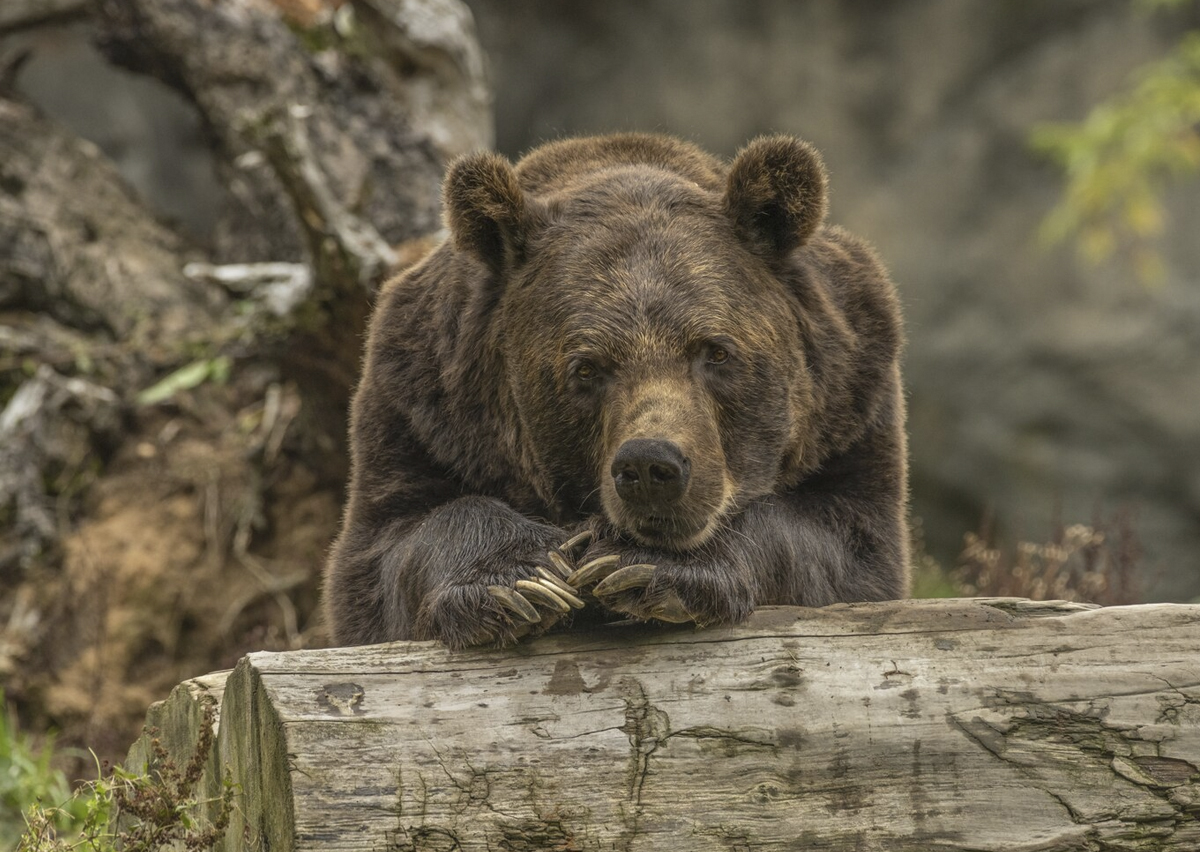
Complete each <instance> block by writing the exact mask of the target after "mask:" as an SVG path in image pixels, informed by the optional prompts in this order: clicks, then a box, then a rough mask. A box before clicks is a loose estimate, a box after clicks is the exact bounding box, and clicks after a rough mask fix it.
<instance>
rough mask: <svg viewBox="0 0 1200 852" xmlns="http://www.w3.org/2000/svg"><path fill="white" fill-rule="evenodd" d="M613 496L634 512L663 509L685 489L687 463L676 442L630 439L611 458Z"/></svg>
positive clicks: (677, 500)
mask: <svg viewBox="0 0 1200 852" xmlns="http://www.w3.org/2000/svg"><path fill="white" fill-rule="evenodd" d="M610 472H611V474H612V478H613V484H614V486H615V487H616V490H617V496H618V497H620V498H621V500H622V502H624V503H625V504H626V505H628V506H629V507H630V508H631V509H634V510H635V511H638V512H647V511H654V510H665V509H669V508H670V507H672V506H674V505H675V504H676V503H678V502H679V501H680V500H681V499H682V498H683V495H684V494H685V493H686V492H687V487H688V480H689V478H690V474H691V462H690V461H689V460H688V458H687V457H686V456H684V454H683V451H682V450H681V449H680V448H679V446H678V445H677V444H675V443H674V442H672V441H666V440H662V439H659V438H633V439H630V440H628V441H626V442H625V443H623V444H622V445H621V446H620V448H619V449H618V450H617V454H616V456H615V457H614V458H613V463H612V468H611V471H610Z"/></svg>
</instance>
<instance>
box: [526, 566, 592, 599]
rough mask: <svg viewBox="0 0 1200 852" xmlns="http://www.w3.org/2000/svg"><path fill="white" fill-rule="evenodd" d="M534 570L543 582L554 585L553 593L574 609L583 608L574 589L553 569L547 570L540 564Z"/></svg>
mask: <svg viewBox="0 0 1200 852" xmlns="http://www.w3.org/2000/svg"><path fill="white" fill-rule="evenodd" d="M535 570H536V571H537V573H538V576H539V577H540V578H541V579H542V581H543V582H546V583H549V584H550V585H552V586H554V590H555V594H557V595H558V596H559V597H560V598H562V599H563V600H564V601H566V602H567V603H569V604H570V605H571V606H573V607H574V608H575V609H583V607H584V602H583V601H582V600H580V599H579V598H577V597H576V596H575V590H574V589H572V588H571V587H570V586H568V585H567V584H566V583H565V582H563V579H562V578H561V577H559V576H557V575H555V573H554V572H553V571H547V570H546V569H545V568H543V567H542V566H540V565H539V566H537V568H536V569H535Z"/></svg>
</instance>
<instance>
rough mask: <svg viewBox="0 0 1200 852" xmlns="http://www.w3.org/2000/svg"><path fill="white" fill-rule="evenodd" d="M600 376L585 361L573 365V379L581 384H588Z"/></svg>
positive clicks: (593, 367)
mask: <svg viewBox="0 0 1200 852" xmlns="http://www.w3.org/2000/svg"><path fill="white" fill-rule="evenodd" d="M599 375H600V371H599V370H597V369H596V367H595V366H594V365H592V364H589V363H588V362H587V361H581V362H580V363H578V364H576V365H575V378H577V379H579V381H581V382H590V381H592V380H593V379H595V378H596V377H597V376H599Z"/></svg>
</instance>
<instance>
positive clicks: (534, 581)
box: [417, 533, 591, 648]
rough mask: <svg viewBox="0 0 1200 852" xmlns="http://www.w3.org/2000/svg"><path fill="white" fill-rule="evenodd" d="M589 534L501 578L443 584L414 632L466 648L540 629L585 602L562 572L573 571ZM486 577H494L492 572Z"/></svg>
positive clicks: (509, 639)
mask: <svg viewBox="0 0 1200 852" xmlns="http://www.w3.org/2000/svg"><path fill="white" fill-rule="evenodd" d="M590 538H591V534H590V533H581V534H580V535H577V536H575V537H574V538H572V539H570V540H568V541H567V542H566V543H565V544H563V545H561V546H560V547H558V548H555V549H552V550H550V551H549V552H548V553H546V555H545V557H544V560H543V561H544V563H545V564H543V565H536V564H535V565H527V566H524V567H522V568H518V569H516V570H515V571H506V572H503V581H502V582H486V581H482V582H472V583H448V584H446V585H445V586H443V588H442V589H441V590H440V591H439V592H438V593H437V594H436V595H434V596H433V598H432V600H431V601H430V603H429V604H427V605H426V606H425V607H424V609H423V610H422V612H421V614H420V616H419V618H418V630H417V633H418V635H419V636H421V637H423V638H429V639H437V640H440V641H442V642H444V643H446V644H447V645H449V646H450V647H451V648H465V647H469V646H473V645H497V646H501V647H503V646H506V645H511V644H513V643H515V642H516V641H517V640H518V639H520V638H522V637H524V636H527V635H539V634H541V633H545V632H546V631H547V630H549V629H550V628H551V627H553V626H554V625H555V624H556V623H557V622H558V621H559V620H560V619H562V618H563V616H565V615H567V614H568V613H570V612H571V611H572V610H576V609H582V608H583V607H584V605H585V604H584V601H583V600H582V599H581V598H580V597H579V596H578V591H577V589H576V588H575V587H573V586H571V585H570V584H569V583H567V582H566V580H565V578H566V577H567V576H568V575H569V574H571V573H573V571H574V567H573V563H574V550H575V548H576V547H578V546H580V545H586V544H587V542H588V541H589V540H590ZM546 565H549V566H551V567H550V568H547V567H546ZM551 569H553V570H551ZM488 579H490V580H493V581H494V580H496V579H498V578H497V577H496V575H495V574H492V575H491V576H489V577H488Z"/></svg>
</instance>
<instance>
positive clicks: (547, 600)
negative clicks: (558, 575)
mask: <svg viewBox="0 0 1200 852" xmlns="http://www.w3.org/2000/svg"><path fill="white" fill-rule="evenodd" d="M516 586H517V592H518V594H524V595H527V596H529V597H532V598H534V599H535V600H536V601H537V602H538V603H541V604H544V605H545V606H548V607H550V608H551V609H555V610H558V611H559V612H570V611H571V605H570V604H569V603H567V602H566V601H565V600H563V599H562V598H561V597H559V595H558V590H557V589H555V588H554V586H552V585H550V584H549V583H547V582H546V581H545V580H517V582H516Z"/></svg>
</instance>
